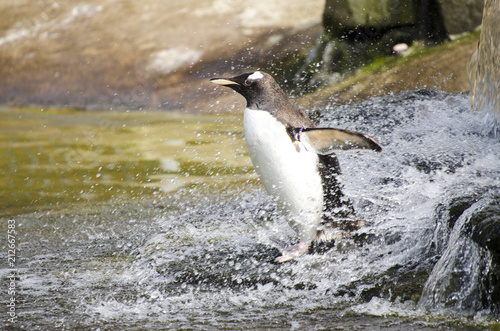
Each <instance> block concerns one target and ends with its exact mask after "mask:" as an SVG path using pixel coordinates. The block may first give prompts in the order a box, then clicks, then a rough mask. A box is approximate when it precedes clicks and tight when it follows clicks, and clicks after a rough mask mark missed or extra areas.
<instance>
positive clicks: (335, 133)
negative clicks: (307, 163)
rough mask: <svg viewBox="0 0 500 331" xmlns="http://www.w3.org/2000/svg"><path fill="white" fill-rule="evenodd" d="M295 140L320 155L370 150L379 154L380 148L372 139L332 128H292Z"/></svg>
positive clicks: (358, 133)
mask: <svg viewBox="0 0 500 331" xmlns="http://www.w3.org/2000/svg"><path fill="white" fill-rule="evenodd" d="M293 130H294V132H295V138H296V139H297V140H298V141H300V142H301V143H302V144H303V145H304V146H305V148H306V149H307V150H309V151H314V152H315V153H317V154H320V155H327V154H332V153H333V152H334V151H335V150H349V149H371V150H373V151H376V152H381V151H382V147H380V145H379V144H378V143H377V141H376V140H375V139H373V138H372V137H370V136H368V135H366V134H363V133H360V132H356V131H350V130H344V129H334V128H308V129H304V128H294V129H293Z"/></svg>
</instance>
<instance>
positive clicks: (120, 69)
mask: <svg viewBox="0 0 500 331" xmlns="http://www.w3.org/2000/svg"><path fill="white" fill-rule="evenodd" d="M482 9H483V0H460V1H457V0H405V1H403V0H383V1H369V0H364V1H355V0H326V1H325V0H311V1H299V0H277V1H265V0H257V1H252V3H251V4H248V3H246V2H240V1H232V0H210V1H203V2H200V1H194V0H184V1H158V0H145V1H141V2H138V1H131V0H102V1H94V0H83V1H80V0H77V1H69V0H67V1H54V0H35V1H32V0H15V1H14V0H4V1H1V2H0V15H1V18H0V102H1V103H4V104H5V103H6V104H10V105H45V106H47V105H51V106H56V107H69V108H78V109H168V110H179V109H182V110H184V111H188V112H197V111H208V110H216V111H225V110H227V109H228V107H229V106H230V104H232V103H230V104H228V103H224V102H223V101H222V102H221V103H219V105H214V104H213V99H214V98H215V97H216V96H217V97H220V95H216V96H213V95H211V93H212V91H213V90H214V88H213V87H212V86H208V85H207V80H208V79H209V78H211V77H213V76H218V75H227V74H229V75H234V74H237V73H240V72H242V71H249V70H254V69H261V70H266V71H269V72H270V73H272V74H273V75H274V76H275V77H276V78H277V80H278V81H279V82H280V84H281V85H283V86H285V87H287V88H288V89H289V92H290V93H291V94H293V95H301V94H303V93H304V92H316V94H315V96H314V98H313V100H314V102H316V103H318V102H319V103H325V102H326V101H328V102H339V103H346V102H352V101H361V100H364V99H366V98H367V97H369V96H372V95H385V94H388V93H390V92H399V91H402V90H407V89H414V88H423V87H425V88H430V89H437V90H443V91H449V92H461V91H467V90H468V89H469V85H468V82H467V77H466V71H465V67H466V63H467V61H468V60H469V58H470V56H471V54H472V52H473V51H474V50H475V49H476V47H477V42H478V40H479V32H478V31H476V29H477V27H478V26H479V25H480V24H481V16H482ZM439 45H441V46H439ZM436 46H437V47H436ZM360 68H363V69H360ZM320 91H323V93H320ZM326 99H328V100H326ZM231 100H232V101H234V99H231ZM307 102H312V100H307ZM214 107H215V108H214Z"/></svg>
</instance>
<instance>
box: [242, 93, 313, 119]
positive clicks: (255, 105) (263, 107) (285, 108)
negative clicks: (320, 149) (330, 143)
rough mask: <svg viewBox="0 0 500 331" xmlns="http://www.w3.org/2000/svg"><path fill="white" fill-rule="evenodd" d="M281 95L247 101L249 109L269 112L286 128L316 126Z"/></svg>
mask: <svg viewBox="0 0 500 331" xmlns="http://www.w3.org/2000/svg"><path fill="white" fill-rule="evenodd" d="M279 92H281V93H280V94H281V95H279V94H278V95H277V96H276V95H275V96H269V97H261V98H259V99H257V100H255V99H254V100H247V107H246V108H247V109H252V110H258V111H267V112H268V113H270V114H271V115H272V116H273V117H275V118H276V119H277V120H278V121H279V122H280V123H282V124H283V125H284V126H285V127H286V128H290V127H292V128H293V127H299V128H300V127H301V126H304V127H306V128H313V127H315V125H314V124H313V122H312V121H311V120H310V119H309V117H308V116H307V114H306V113H305V112H304V111H303V110H301V109H300V108H299V107H297V106H296V105H295V104H293V103H292V102H291V101H290V100H289V99H288V98H287V97H286V95H285V94H284V93H283V91H281V90H280V91H279Z"/></svg>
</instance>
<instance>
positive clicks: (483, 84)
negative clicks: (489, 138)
mask: <svg viewBox="0 0 500 331" xmlns="http://www.w3.org/2000/svg"><path fill="white" fill-rule="evenodd" d="M499 17H500V0H485V4H484V10H483V22H482V27H481V36H480V38H479V45H478V48H477V50H476V51H475V52H474V54H473V55H472V57H471V59H470V61H469V65H468V69H467V71H468V75H469V82H470V98H471V106H472V109H473V110H478V111H482V112H483V113H484V122H485V133H486V134H488V133H492V134H493V135H495V136H496V135H497V134H499V125H500V25H499V24H498V18H499Z"/></svg>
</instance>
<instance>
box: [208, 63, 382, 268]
mask: <svg viewBox="0 0 500 331" xmlns="http://www.w3.org/2000/svg"><path fill="white" fill-rule="evenodd" d="M210 82H211V83H214V84H217V85H221V86H225V87H229V88H231V89H233V90H234V91H236V92H237V93H239V94H241V95H242V96H243V97H244V98H245V99H246V102H247V104H246V108H245V112H244V117H243V125H244V132H245V141H246V145H247V149H248V153H249V155H250V159H251V161H252V163H253V166H254V168H255V171H256V172H257V174H258V176H259V178H260V181H261V183H262V184H263V186H264V188H265V189H266V191H267V192H268V193H269V194H270V195H271V196H272V197H273V199H274V200H275V201H276V204H277V207H278V209H279V210H280V212H281V213H282V215H284V217H285V218H286V219H287V221H288V222H289V224H290V226H291V227H292V229H294V230H295V232H297V234H298V236H299V238H300V242H299V243H298V244H296V245H293V246H290V247H287V248H285V249H283V250H282V252H281V253H282V255H281V256H278V257H277V258H276V259H275V262H278V263H281V262H286V261H290V260H293V259H296V258H298V257H300V256H302V255H304V254H306V253H308V251H309V248H310V246H311V243H312V242H313V241H314V240H316V239H318V237H319V236H321V234H322V230H321V229H322V226H324V225H328V224H330V225H331V224H333V225H334V226H336V227H340V228H342V224H343V223H344V221H343V220H349V219H350V220H352V218H353V216H354V208H353V206H352V203H351V201H350V200H349V199H348V198H347V197H346V196H345V195H344V194H343V192H342V184H341V183H340V182H339V180H338V178H337V177H338V175H339V174H340V166H339V162H338V159H337V157H336V156H335V154H334V151H335V150H350V149H368V150H373V151H376V152H381V151H382V148H381V147H380V145H379V144H378V143H377V141H375V139H373V138H371V137H369V136H367V135H365V134H362V133H359V132H354V131H349V130H343V129H335V128H317V127H316V126H315V125H314V123H313V122H312V121H311V119H310V118H309V117H308V115H307V114H306V113H305V112H304V111H303V110H301V109H300V108H299V107H297V106H296V105H295V104H293V103H292V102H291V101H290V100H289V98H288V96H287V95H286V93H285V92H284V91H283V90H282V89H281V88H280V87H279V85H278V84H277V83H276V81H275V80H274V79H273V77H272V76H271V75H269V74H267V73H265V72H263V71H254V72H247V73H244V74H241V75H238V76H235V77H231V78H212V79H210ZM346 224H347V223H346Z"/></svg>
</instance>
